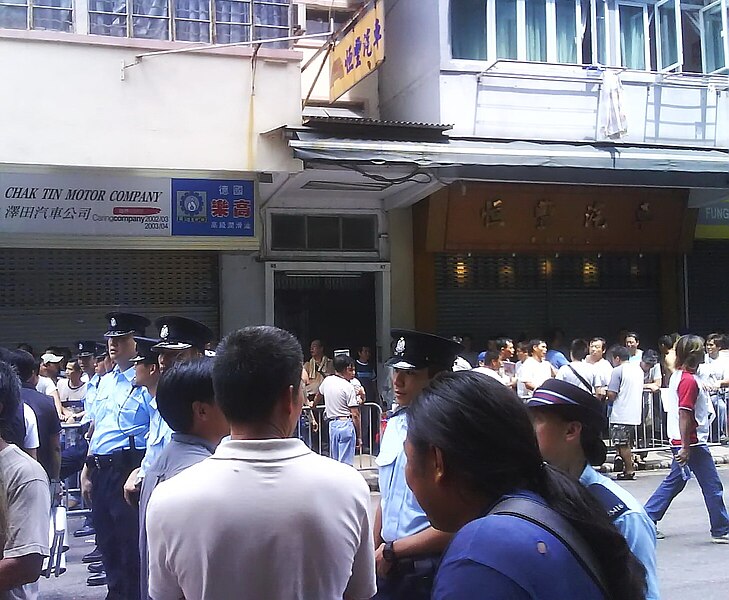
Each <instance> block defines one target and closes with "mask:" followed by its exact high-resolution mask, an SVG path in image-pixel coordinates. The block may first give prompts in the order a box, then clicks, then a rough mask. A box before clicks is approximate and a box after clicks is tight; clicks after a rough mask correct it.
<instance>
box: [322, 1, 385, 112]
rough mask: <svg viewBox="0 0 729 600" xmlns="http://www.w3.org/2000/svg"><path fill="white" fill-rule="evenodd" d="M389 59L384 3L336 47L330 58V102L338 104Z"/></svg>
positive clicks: (370, 12)
mask: <svg viewBox="0 0 729 600" xmlns="http://www.w3.org/2000/svg"><path fill="white" fill-rule="evenodd" d="M383 60H385V29H384V19H383V18H382V3H381V2H376V3H375V5H374V6H373V7H372V8H370V9H369V10H368V11H367V12H366V13H365V14H364V15H362V17H360V19H359V21H357V22H356V23H355V24H354V25H353V26H352V29H351V30H350V31H349V32H348V33H347V34H346V35H345V36H344V37H343V38H342V39H340V40H338V41H337V42H336V44H335V46H334V49H333V50H332V52H331V55H330V57H329V100H330V101H331V102H334V101H335V100H337V98H339V97H340V96H341V95H342V94H344V93H345V92H347V91H348V90H350V89H351V88H352V87H354V86H355V85H356V84H357V83H359V82H360V81H362V80H363V79H364V78H365V77H367V75H369V74H370V73H372V71H374V70H375V69H376V68H377V67H379V66H380V64H382V61H383Z"/></svg>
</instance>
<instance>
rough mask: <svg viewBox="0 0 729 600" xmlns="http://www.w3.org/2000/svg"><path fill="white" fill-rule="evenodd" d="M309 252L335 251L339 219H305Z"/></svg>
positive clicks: (337, 243)
mask: <svg viewBox="0 0 729 600" xmlns="http://www.w3.org/2000/svg"><path fill="white" fill-rule="evenodd" d="M306 228H307V230H308V232H309V240H308V244H307V248H308V249H309V250H337V249H339V248H340V247H341V246H340V240H339V217H307V219H306Z"/></svg>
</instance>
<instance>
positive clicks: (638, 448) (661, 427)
mask: <svg viewBox="0 0 729 600" xmlns="http://www.w3.org/2000/svg"><path fill="white" fill-rule="evenodd" d="M711 401H712V404H713V405H714V411H715V413H716V415H715V417H714V420H713V421H712V424H711V429H710V431H709V444H713V445H716V444H721V443H727V441H729V438H727V433H728V432H729V426H728V425H729V424H728V423H727V410H726V406H727V393H726V391H725V390H722V391H721V392H720V393H718V394H715V395H712V396H711ZM666 419H667V414H666V412H665V411H664V410H663V405H662V403H661V391H660V390H659V391H658V392H643V418H642V420H641V423H640V425H635V426H634V435H633V439H634V448H633V453H634V454H638V455H641V456H645V455H646V454H648V452H654V451H660V450H666V451H669V450H670V449H671V440H670V438H669V436H668V431H667V427H666ZM607 433H608V435H607V437H608V451H613V450H614V448H613V445H612V440H610V439H609V437H610V436H609V432H607Z"/></svg>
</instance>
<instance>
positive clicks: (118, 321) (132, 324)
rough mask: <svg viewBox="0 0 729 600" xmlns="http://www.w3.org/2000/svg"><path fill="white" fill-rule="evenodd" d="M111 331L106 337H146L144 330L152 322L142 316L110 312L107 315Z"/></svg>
mask: <svg viewBox="0 0 729 600" xmlns="http://www.w3.org/2000/svg"><path fill="white" fill-rule="evenodd" d="M106 321H107V323H109V330H108V331H107V332H106V333H105V334H104V337H118V336H120V335H129V334H132V333H133V334H136V335H144V330H145V329H146V328H147V327H148V326H149V325H150V324H151V322H150V320H149V319H147V318H146V317H143V316H142V315H135V314H133V313H124V312H110V313H108V314H107V315H106Z"/></svg>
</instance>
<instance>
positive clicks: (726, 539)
mask: <svg viewBox="0 0 729 600" xmlns="http://www.w3.org/2000/svg"><path fill="white" fill-rule="evenodd" d="M711 541H712V542H714V543H715V544H729V533H725V534H724V535H719V536H716V537H714V536H712V537H711Z"/></svg>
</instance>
